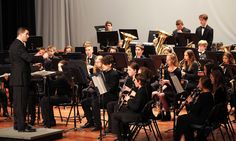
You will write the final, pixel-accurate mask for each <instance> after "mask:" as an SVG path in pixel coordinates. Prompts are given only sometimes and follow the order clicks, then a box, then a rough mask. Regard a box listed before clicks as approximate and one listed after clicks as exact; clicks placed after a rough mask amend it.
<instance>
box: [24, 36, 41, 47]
mask: <svg viewBox="0 0 236 141" xmlns="http://www.w3.org/2000/svg"><path fill="white" fill-rule="evenodd" d="M42 46H43V37H42V36H30V37H29V39H28V41H27V42H26V47H27V49H29V50H37V47H42Z"/></svg>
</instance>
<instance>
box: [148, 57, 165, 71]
mask: <svg viewBox="0 0 236 141" xmlns="http://www.w3.org/2000/svg"><path fill="white" fill-rule="evenodd" d="M150 58H151V60H152V62H153V63H154V66H155V69H156V70H157V69H160V66H161V64H166V55H150Z"/></svg>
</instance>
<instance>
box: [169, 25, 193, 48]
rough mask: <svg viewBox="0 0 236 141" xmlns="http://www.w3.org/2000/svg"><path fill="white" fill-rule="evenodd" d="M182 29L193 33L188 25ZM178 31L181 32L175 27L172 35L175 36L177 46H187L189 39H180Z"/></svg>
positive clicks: (183, 31)
mask: <svg viewBox="0 0 236 141" xmlns="http://www.w3.org/2000/svg"><path fill="white" fill-rule="evenodd" d="M181 31H182V33H191V30H190V29H188V28H186V27H183V29H182V30H181ZM178 33H179V32H178V29H175V30H174V31H173V34H172V36H173V37H174V38H175V42H176V46H185V45H187V39H184V40H180V39H179V38H178Z"/></svg>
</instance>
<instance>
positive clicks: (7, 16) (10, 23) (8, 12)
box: [0, 0, 36, 50]
mask: <svg viewBox="0 0 236 141" xmlns="http://www.w3.org/2000/svg"><path fill="white" fill-rule="evenodd" d="M19 27H26V28H28V29H29V31H30V34H31V35H35V33H36V31H35V4H34V0H1V1H0V31H1V30H2V32H1V33H0V42H1V43H0V45H1V47H0V49H1V50H8V48H9V45H10V44H11V42H12V41H13V40H14V39H15V38H16V31H17V28H19Z"/></svg>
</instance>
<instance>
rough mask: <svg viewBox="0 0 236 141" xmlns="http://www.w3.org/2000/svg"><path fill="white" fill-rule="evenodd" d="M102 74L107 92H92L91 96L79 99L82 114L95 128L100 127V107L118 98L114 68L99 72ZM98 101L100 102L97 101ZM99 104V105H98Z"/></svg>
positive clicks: (104, 106) (117, 79)
mask: <svg viewBox="0 0 236 141" xmlns="http://www.w3.org/2000/svg"><path fill="white" fill-rule="evenodd" d="M101 74H102V75H103V76H104V80H105V85H106V88H107V90H108V92H107V93H105V94H103V95H100V94H99V93H98V92H95V93H94V94H92V96H91V97H88V98H85V99H83V100H82V101H81V105H82V108H83V110H84V115H85V117H86V119H87V122H88V123H89V124H90V125H93V124H94V125H95V128H97V129H98V128H101V116H100V107H101V108H106V105H107V103H108V102H110V101H117V100H118V92H119V78H120V77H119V74H118V72H117V71H115V70H114V69H111V70H109V71H107V72H102V73H101ZM99 102H100V103H99ZM99 104H100V105H99Z"/></svg>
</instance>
